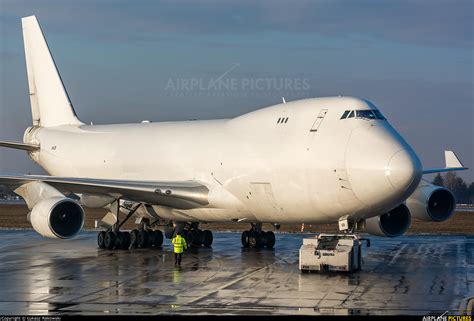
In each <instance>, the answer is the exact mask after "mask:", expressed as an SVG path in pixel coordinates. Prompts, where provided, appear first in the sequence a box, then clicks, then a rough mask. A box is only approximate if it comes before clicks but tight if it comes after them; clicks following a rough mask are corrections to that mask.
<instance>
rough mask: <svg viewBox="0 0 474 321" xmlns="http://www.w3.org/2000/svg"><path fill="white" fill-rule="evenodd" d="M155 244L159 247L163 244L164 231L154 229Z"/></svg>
mask: <svg viewBox="0 0 474 321" xmlns="http://www.w3.org/2000/svg"><path fill="white" fill-rule="evenodd" d="M152 233H153V246H154V247H156V248H158V247H161V246H162V245H163V232H161V231H160V230H156V231H153V232H152Z"/></svg>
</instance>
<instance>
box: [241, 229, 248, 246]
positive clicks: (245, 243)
mask: <svg viewBox="0 0 474 321" xmlns="http://www.w3.org/2000/svg"><path fill="white" fill-rule="evenodd" d="M241 241H242V246H243V247H249V246H250V232H249V231H243V232H242V237H241Z"/></svg>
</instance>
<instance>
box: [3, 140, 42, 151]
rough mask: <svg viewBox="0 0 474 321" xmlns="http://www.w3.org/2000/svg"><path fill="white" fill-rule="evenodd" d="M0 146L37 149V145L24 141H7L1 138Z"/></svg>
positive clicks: (27, 149)
mask: <svg viewBox="0 0 474 321" xmlns="http://www.w3.org/2000/svg"><path fill="white" fill-rule="evenodd" d="M0 147H7V148H13V149H21V150H26V151H28V152H34V151H36V150H38V149H39V145H33V144H24V143H17V142H7V141H3V140H0Z"/></svg>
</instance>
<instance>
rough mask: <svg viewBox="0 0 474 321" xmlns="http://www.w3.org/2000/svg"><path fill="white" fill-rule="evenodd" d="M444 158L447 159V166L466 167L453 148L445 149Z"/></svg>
mask: <svg viewBox="0 0 474 321" xmlns="http://www.w3.org/2000/svg"><path fill="white" fill-rule="evenodd" d="M444 159H445V160H446V167H447V168H459V167H462V168H464V165H463V164H462V163H461V162H460V161H459V158H458V157H457V156H456V154H455V153H454V152H453V151H452V150H445V151H444Z"/></svg>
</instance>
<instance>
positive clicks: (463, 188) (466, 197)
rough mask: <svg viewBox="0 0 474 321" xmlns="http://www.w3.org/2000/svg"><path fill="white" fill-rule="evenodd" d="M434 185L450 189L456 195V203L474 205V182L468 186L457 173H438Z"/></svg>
mask: <svg viewBox="0 0 474 321" xmlns="http://www.w3.org/2000/svg"><path fill="white" fill-rule="evenodd" d="M432 183H433V185H438V186H444V187H446V188H447V189H449V190H450V191H451V192H452V193H453V194H454V197H455V198H456V203H458V204H474V182H472V183H471V184H469V185H467V183H466V182H465V181H464V180H463V179H462V177H459V176H457V175H456V172H447V173H446V174H444V175H441V174H440V173H438V175H436V176H435V178H434V179H433V182H432Z"/></svg>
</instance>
